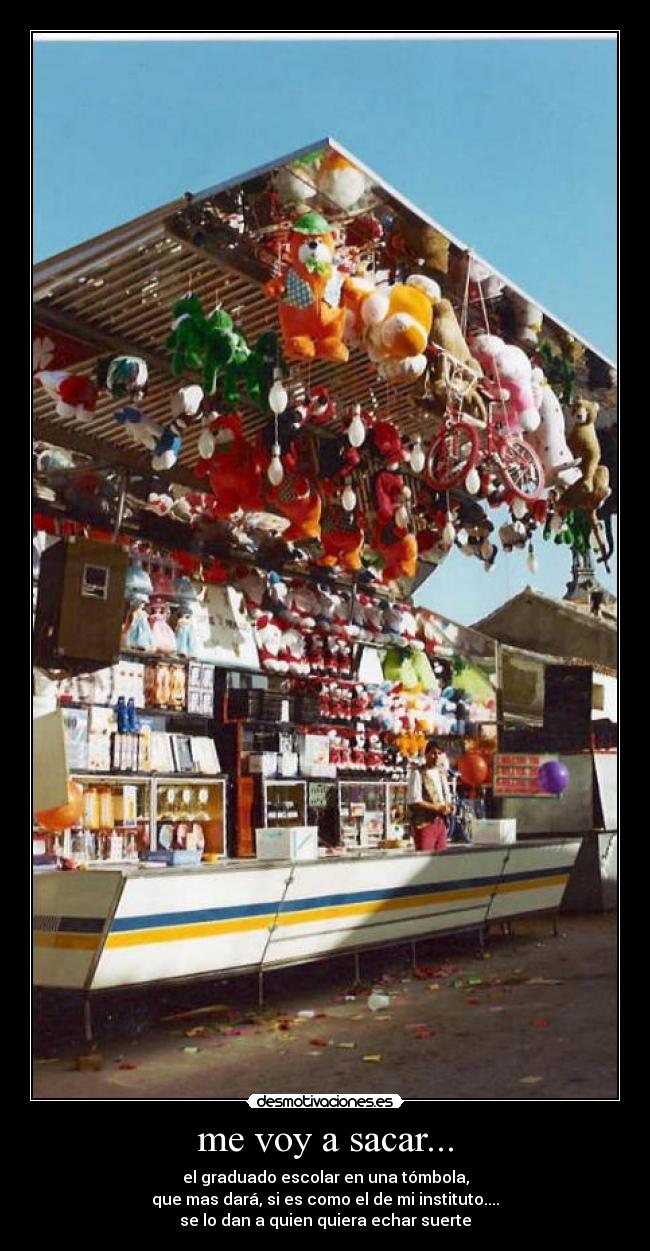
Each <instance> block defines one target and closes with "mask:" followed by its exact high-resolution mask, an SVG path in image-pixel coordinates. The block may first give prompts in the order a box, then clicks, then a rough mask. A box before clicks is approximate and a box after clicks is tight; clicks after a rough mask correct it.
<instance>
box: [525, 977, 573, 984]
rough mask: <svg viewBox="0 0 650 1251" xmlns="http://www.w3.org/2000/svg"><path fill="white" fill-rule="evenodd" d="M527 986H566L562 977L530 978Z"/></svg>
mask: <svg viewBox="0 0 650 1251" xmlns="http://www.w3.org/2000/svg"><path fill="white" fill-rule="evenodd" d="M526 985H527V986H564V982H563V981H562V979H561V978H560V977H529V978H528V981H527V983H526Z"/></svg>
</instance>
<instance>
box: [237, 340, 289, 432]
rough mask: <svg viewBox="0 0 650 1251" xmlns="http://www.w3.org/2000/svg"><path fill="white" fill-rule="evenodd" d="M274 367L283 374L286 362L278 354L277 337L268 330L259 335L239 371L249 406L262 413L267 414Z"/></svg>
mask: <svg viewBox="0 0 650 1251" xmlns="http://www.w3.org/2000/svg"><path fill="white" fill-rule="evenodd" d="M276 366H277V367H278V369H280V370H281V371H282V372H285V370H286V362H285V360H284V357H283V356H282V354H281V353H279V352H278V337H277V335H276V334H274V333H273V331H271V330H268V331H266V332H265V333H264V334H261V335H260V337H259V339H258V340H257V343H256V344H255V347H254V348H253V349H252V351H251V352H250V353H249V355H248V357H247V359H246V361H245V362H244V364H243V366H242V368H241V371H240V372H241V378H242V381H243V383H244V386H245V388H246V394H247V395H248V398H249V400H250V402H251V404H254V405H255V407H256V408H258V409H259V410H260V412H262V413H266V412H268V395H269V391H270V390H271V387H272V385H273V371H274V369H275V368H276Z"/></svg>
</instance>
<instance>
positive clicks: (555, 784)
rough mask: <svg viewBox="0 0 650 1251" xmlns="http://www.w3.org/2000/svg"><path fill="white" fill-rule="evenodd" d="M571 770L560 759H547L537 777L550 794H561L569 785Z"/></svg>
mask: <svg viewBox="0 0 650 1251" xmlns="http://www.w3.org/2000/svg"><path fill="white" fill-rule="evenodd" d="M569 778H570V774H569V770H568V769H567V767H566V765H564V764H562V762H561V761H560V760H547V761H546V764H543V765H541V767H540V770H539V773H538V774H537V779H538V781H539V784H540V786H541V788H542V790H544V791H546V792H547V794H549V795H561V794H562V792H563V791H565V790H566V788H567V786H568V785H569Z"/></svg>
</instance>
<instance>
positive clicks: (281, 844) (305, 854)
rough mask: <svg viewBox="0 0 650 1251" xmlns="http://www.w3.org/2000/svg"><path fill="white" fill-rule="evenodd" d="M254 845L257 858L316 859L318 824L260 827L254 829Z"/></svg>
mask: <svg viewBox="0 0 650 1251" xmlns="http://www.w3.org/2000/svg"><path fill="white" fill-rule="evenodd" d="M255 846H256V851H257V858H258V860H316V859H317V858H318V826H317V825H290V826H286V827H285V828H284V829H273V828H269V827H262V828H261V829H256V831H255Z"/></svg>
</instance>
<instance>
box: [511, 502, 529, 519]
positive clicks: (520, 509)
mask: <svg viewBox="0 0 650 1251" xmlns="http://www.w3.org/2000/svg"><path fill="white" fill-rule="evenodd" d="M527 512H528V505H527V503H526V501H525V500H520V499H519V498H517V499H516V500H513V504H512V513H513V516H514V517H518V518H519V519H520V520H521V518H522V517H525V516H526V513H527Z"/></svg>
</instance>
